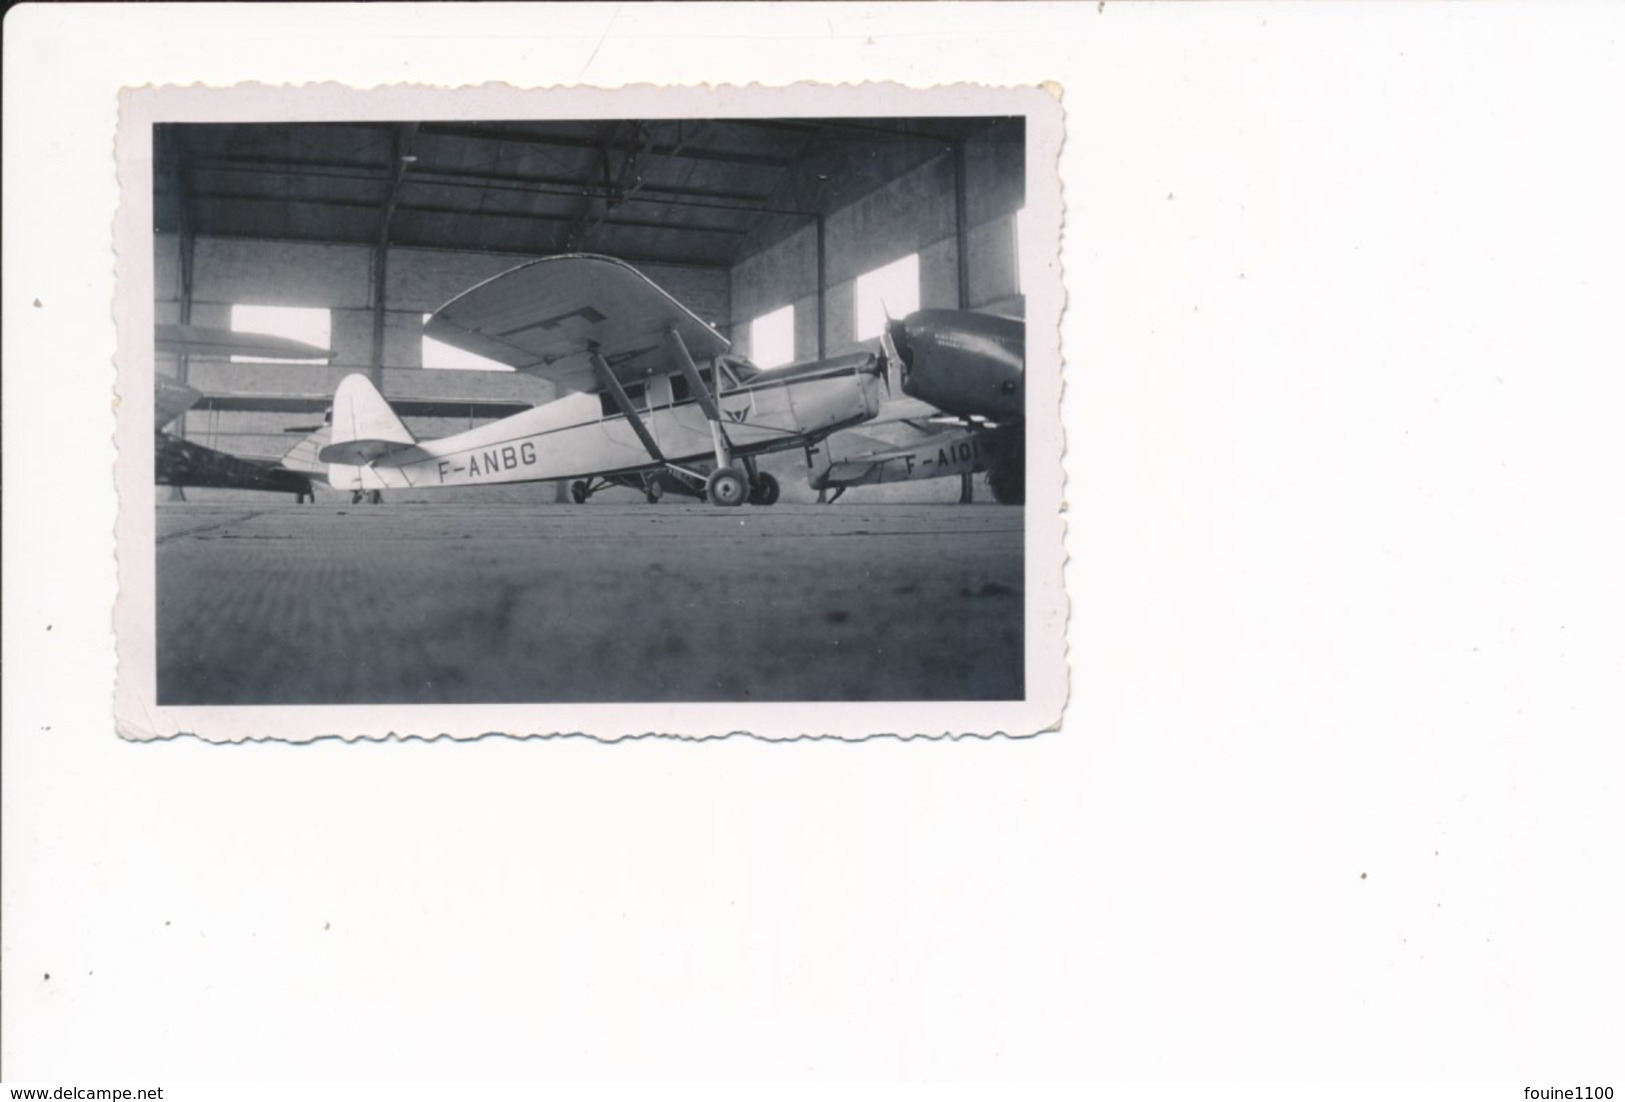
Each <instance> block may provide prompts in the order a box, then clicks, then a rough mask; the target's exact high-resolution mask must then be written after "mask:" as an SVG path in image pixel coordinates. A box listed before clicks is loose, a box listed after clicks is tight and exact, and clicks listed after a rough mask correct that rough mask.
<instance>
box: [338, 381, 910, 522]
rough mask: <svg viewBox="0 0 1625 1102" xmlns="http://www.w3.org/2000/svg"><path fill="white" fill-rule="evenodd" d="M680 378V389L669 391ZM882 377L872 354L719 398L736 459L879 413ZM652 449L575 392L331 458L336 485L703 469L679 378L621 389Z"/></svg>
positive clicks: (702, 440) (698, 420) (602, 405)
mask: <svg viewBox="0 0 1625 1102" xmlns="http://www.w3.org/2000/svg"><path fill="white" fill-rule="evenodd" d="M674 383H675V386H674ZM879 387H880V382H879V379H878V378H877V376H876V374H875V373H874V357H872V356H860V357H847V358H845V359H841V360H834V361H827V362H826V363H824V364H809V365H805V366H804V367H803V368H802V369H800V370H797V371H794V372H791V373H786V374H784V375H782V376H775V375H774V374H772V373H766V374H763V375H760V376H757V377H755V378H753V379H751V380H749V381H748V382H746V383H744V384H743V385H739V386H734V387H731V388H730V387H728V386H726V385H725V386H724V388H723V390H722V392H721V395H720V397H719V400H718V405H719V407H720V409H721V412H722V417H723V420H722V427H723V430H724V431H725V432H726V434H727V439H728V444H729V446H730V448H731V450H732V452H733V454H734V455H744V456H748V455H752V454H760V453H763V452H769V451H778V450H782V449H786V448H799V447H802V446H803V445H804V444H805V443H807V442H808V441H809V440H818V439H822V438H823V437H825V436H827V435H829V434H830V433H832V432H836V431H838V430H839V429H842V428H846V427H848V426H850V425H855V424H858V423H860V422H862V421H865V420H867V419H869V418H871V417H873V416H874V414H875V411H876V410H877V409H878V408H879V404H880V395H879ZM626 389H627V392H628V397H629V398H630V400H631V403H632V406H633V408H634V410H635V411H636V412H637V414H638V416H639V418H640V419H641V421H642V423H643V426H644V428H645V429H646V430H647V431H648V433H649V435H650V436H651V437H652V438H653V440H654V441H655V443H656V444H657V445H658V447H659V450H660V452H661V457H662V460H663V461H656V460H655V459H654V458H653V457H652V456H651V455H650V454H649V451H648V449H647V448H646V447H645V445H644V443H643V441H642V440H640V439H639V437H638V434H637V432H636V431H635V429H634V428H633V426H632V424H631V422H630V421H629V420H628V419H627V418H626V416H625V415H624V414H623V413H622V412H621V411H620V410H619V409H618V408H616V406H615V404H614V402H613V401H612V400H611V399H610V398H609V396H608V395H603V394H588V393H575V394H569V395H566V396H565V397H563V398H559V399H557V400H555V401H552V402H547V403H545V404H543V405H540V406H537V407H535V408H534V409H530V410H527V411H525V412H523V413H519V414H515V415H514V416H512V417H507V418H504V419H503V420H501V421H496V422H493V423H491V424H489V425H483V426H481V427H479V428H476V429H471V430H469V431H468V432H463V433H458V434H457V435H455V436H448V437H443V438H441V439H438V440H425V441H421V442H419V443H417V444H416V445H413V446H412V447H409V448H406V449H404V450H401V451H398V452H395V453H394V454H391V455H387V456H385V457H383V458H381V459H379V460H377V461H376V462H374V463H372V464H370V465H366V466H359V465H347V464H338V463H335V464H331V465H330V466H329V468H328V477H329V481H330V482H331V483H332V485H333V486H334V488H335V489H344V490H381V489H405V488H412V487H423V486H483V485H491V484H495V483H510V482H545V481H553V480H559V479H574V478H586V477H590V476H593V475H615V474H626V473H632V472H635V471H640V470H650V469H661V468H663V467H664V466H665V465H666V464H668V463H669V464H676V465H679V466H682V465H691V464H701V465H703V464H708V463H709V462H710V461H711V459H712V457H713V455H714V445H713V440H712V435H711V424H710V422H709V421H707V420H706V417H705V413H704V411H703V410H702V408H701V406H700V404H699V402H698V400H697V399H696V398H695V397H694V396H692V395H690V394H688V393H687V388H686V387H685V386H684V385H683V383H682V378H681V376H667V375H653V376H650V377H648V378H646V379H645V380H644V381H643V382H642V383H641V384H631V385H628V386H627V387H626Z"/></svg>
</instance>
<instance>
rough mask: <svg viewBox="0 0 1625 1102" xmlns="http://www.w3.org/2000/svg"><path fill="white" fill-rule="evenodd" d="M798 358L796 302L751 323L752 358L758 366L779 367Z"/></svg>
mask: <svg viewBox="0 0 1625 1102" xmlns="http://www.w3.org/2000/svg"><path fill="white" fill-rule="evenodd" d="M795 358H796V308H795V306H794V304H792V305H790V306H785V307H781V308H780V309H778V310H774V311H773V312H772V313H771V314H763V315H762V316H761V317H759V318H757V319H756V320H755V321H753V322H751V323H750V359H751V362H752V363H754V364H755V365H756V366H757V367H779V366H781V365H783V364H787V363H790V362H792V361H793V360H794V359H795Z"/></svg>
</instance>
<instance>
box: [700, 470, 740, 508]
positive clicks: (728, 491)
mask: <svg viewBox="0 0 1625 1102" xmlns="http://www.w3.org/2000/svg"><path fill="white" fill-rule="evenodd" d="M749 494H750V487H749V486H747V485H746V483H745V476H744V475H742V474H740V473H739V472H738V471H736V470H734V469H733V468H732V467H718V468H717V469H716V470H714V471H712V472H711V477H710V478H708V479H706V480H705V496H706V498H707V499H709V500H710V502H711V504H713V505H723V506H727V507H730V508H731V507H733V506H735V505H743V504H744V503H745V498H746V497H748V496H749Z"/></svg>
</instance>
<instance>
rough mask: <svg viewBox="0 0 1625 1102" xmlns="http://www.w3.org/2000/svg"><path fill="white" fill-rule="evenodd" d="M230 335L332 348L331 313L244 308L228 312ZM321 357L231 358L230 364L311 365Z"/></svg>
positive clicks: (312, 308)
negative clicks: (282, 338) (261, 335)
mask: <svg viewBox="0 0 1625 1102" xmlns="http://www.w3.org/2000/svg"><path fill="white" fill-rule="evenodd" d="M231 331H232V332H233V333H258V334H264V335H266V336H272V337H287V338H288V339H289V340H295V341H301V342H303V343H305V344H313V345H315V346H316V347H317V348H331V347H333V311H331V310H328V309H325V308H323V307H319V306H245V305H237V306H233V307H232V308H231ZM326 358H327V357H325V356H316V357H311V356H303V357H301V356H233V357H232V358H231V362H232V363H234V364H282V363H312V362H316V361H319V360H323V359H326Z"/></svg>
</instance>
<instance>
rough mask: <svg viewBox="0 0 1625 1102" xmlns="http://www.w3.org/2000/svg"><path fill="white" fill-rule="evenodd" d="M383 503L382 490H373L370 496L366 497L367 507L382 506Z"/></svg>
mask: <svg viewBox="0 0 1625 1102" xmlns="http://www.w3.org/2000/svg"><path fill="white" fill-rule="evenodd" d="M383 503H384V491H382V490H374V491H372V492H371V493H370V494H368V495H367V504H368V505H382V504H383Z"/></svg>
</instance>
